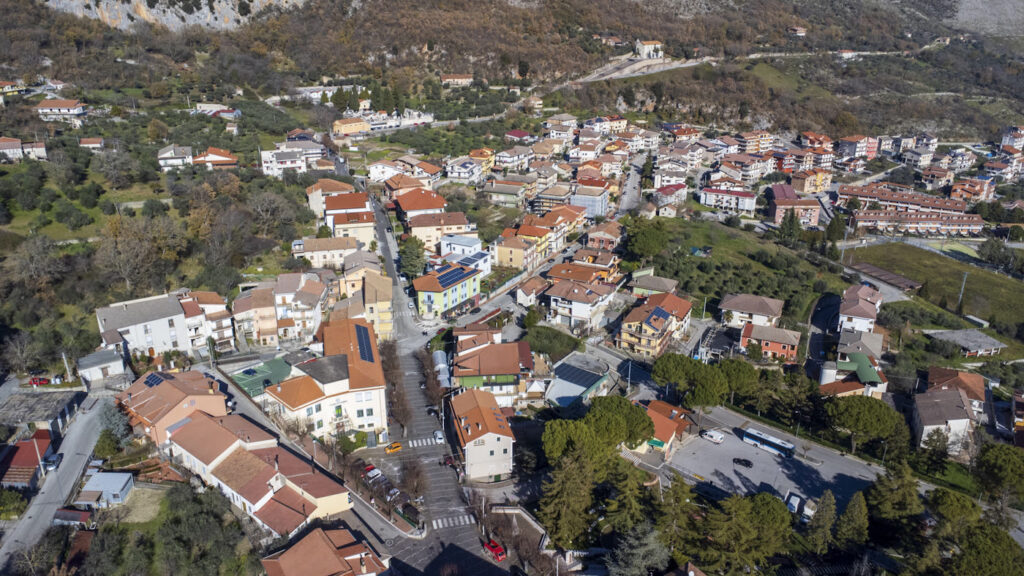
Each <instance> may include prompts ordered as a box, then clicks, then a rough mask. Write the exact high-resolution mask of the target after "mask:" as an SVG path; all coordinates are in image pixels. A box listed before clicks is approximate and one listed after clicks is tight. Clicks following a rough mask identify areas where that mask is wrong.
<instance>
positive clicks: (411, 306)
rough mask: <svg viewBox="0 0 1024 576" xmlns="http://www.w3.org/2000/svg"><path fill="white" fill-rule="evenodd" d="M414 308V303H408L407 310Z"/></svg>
mask: <svg viewBox="0 0 1024 576" xmlns="http://www.w3.org/2000/svg"><path fill="white" fill-rule="evenodd" d="M415 307H416V304H415V303H414V302H409V309H410V310H411V309H413V308H415Z"/></svg>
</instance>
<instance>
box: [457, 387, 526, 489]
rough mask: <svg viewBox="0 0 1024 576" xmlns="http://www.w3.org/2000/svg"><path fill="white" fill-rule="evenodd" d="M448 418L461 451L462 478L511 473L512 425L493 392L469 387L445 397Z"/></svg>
mask: <svg viewBox="0 0 1024 576" xmlns="http://www.w3.org/2000/svg"><path fill="white" fill-rule="evenodd" d="M448 402H449V405H450V406H451V410H450V411H449V414H451V420H450V421H449V422H448V425H450V426H451V427H452V428H454V430H455V435H456V437H457V438H458V441H459V449H460V451H461V452H462V461H463V465H464V466H465V473H466V478H468V479H470V480H473V479H502V478H506V477H508V476H509V475H511V474H512V444H513V443H514V442H515V437H514V436H513V435H512V428H511V427H510V426H509V423H508V421H507V420H506V419H505V417H504V416H503V415H502V413H501V409H500V408H498V403H497V402H496V401H495V399H494V395H493V394H491V393H490V392H487V391H485V390H475V389H469V390H465V391H464V392H461V393H459V394H456V395H454V396H452V397H451V398H450V399H449V400H448Z"/></svg>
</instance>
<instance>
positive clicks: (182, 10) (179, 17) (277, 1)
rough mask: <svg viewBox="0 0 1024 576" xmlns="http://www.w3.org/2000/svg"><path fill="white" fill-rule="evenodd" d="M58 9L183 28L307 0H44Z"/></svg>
mask: <svg viewBox="0 0 1024 576" xmlns="http://www.w3.org/2000/svg"><path fill="white" fill-rule="evenodd" d="M40 1H41V2H42V4H43V5H45V6H48V7H50V8H52V9H54V10H60V11H62V12H70V13H72V14H75V15H77V16H84V17H86V18H96V19H98V20H102V21H103V22H104V23H106V24H107V25H109V26H113V27H116V28H121V29H128V28H131V27H132V25H133V24H135V23H136V22H149V23H150V24H158V25H162V26H165V27H167V28H169V29H171V30H180V29H182V28H187V27H189V26H202V27H204V28H212V29H218V30H224V29H229V28H234V27H235V26H238V25H240V24H242V23H244V22H245V21H246V19H248V18H249V17H251V16H252V15H254V14H257V13H259V12H260V11H261V10H264V9H267V8H291V7H293V6H300V5H302V4H303V3H305V0H40Z"/></svg>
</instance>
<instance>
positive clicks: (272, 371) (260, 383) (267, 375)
mask: <svg viewBox="0 0 1024 576" xmlns="http://www.w3.org/2000/svg"><path fill="white" fill-rule="evenodd" d="M291 371H292V367H291V366H289V365H288V363H287V362H285V361H284V360H282V359H281V358H275V359H273V360H269V361H267V362H264V363H263V364H260V365H259V366H253V367H252V368H246V369H245V370H242V371H241V372H235V373H234V374H232V375H231V378H232V379H233V380H234V381H235V383H236V384H238V387H239V388H241V389H242V390H244V391H245V393H246V394H248V395H249V397H250V398H252V397H256V396H259V395H260V394H263V389H264V388H266V387H267V386H273V385H275V384H277V383H278V382H281V381H282V380H285V379H287V378H288V374H290V373H291Z"/></svg>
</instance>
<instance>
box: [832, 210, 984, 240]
mask: <svg viewBox="0 0 1024 576" xmlns="http://www.w3.org/2000/svg"><path fill="white" fill-rule="evenodd" d="M851 224H852V225H853V227H854V228H855V229H857V230H861V229H869V230H876V231H878V232H881V233H883V234H890V233H892V234H914V235H919V236H976V235H978V234H980V233H981V231H982V230H983V229H984V228H985V221H984V220H983V219H982V217H981V216H980V215H978V214H942V213H936V212H904V211H899V210H857V211H855V212H854V213H853V221H852V222H851Z"/></svg>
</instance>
